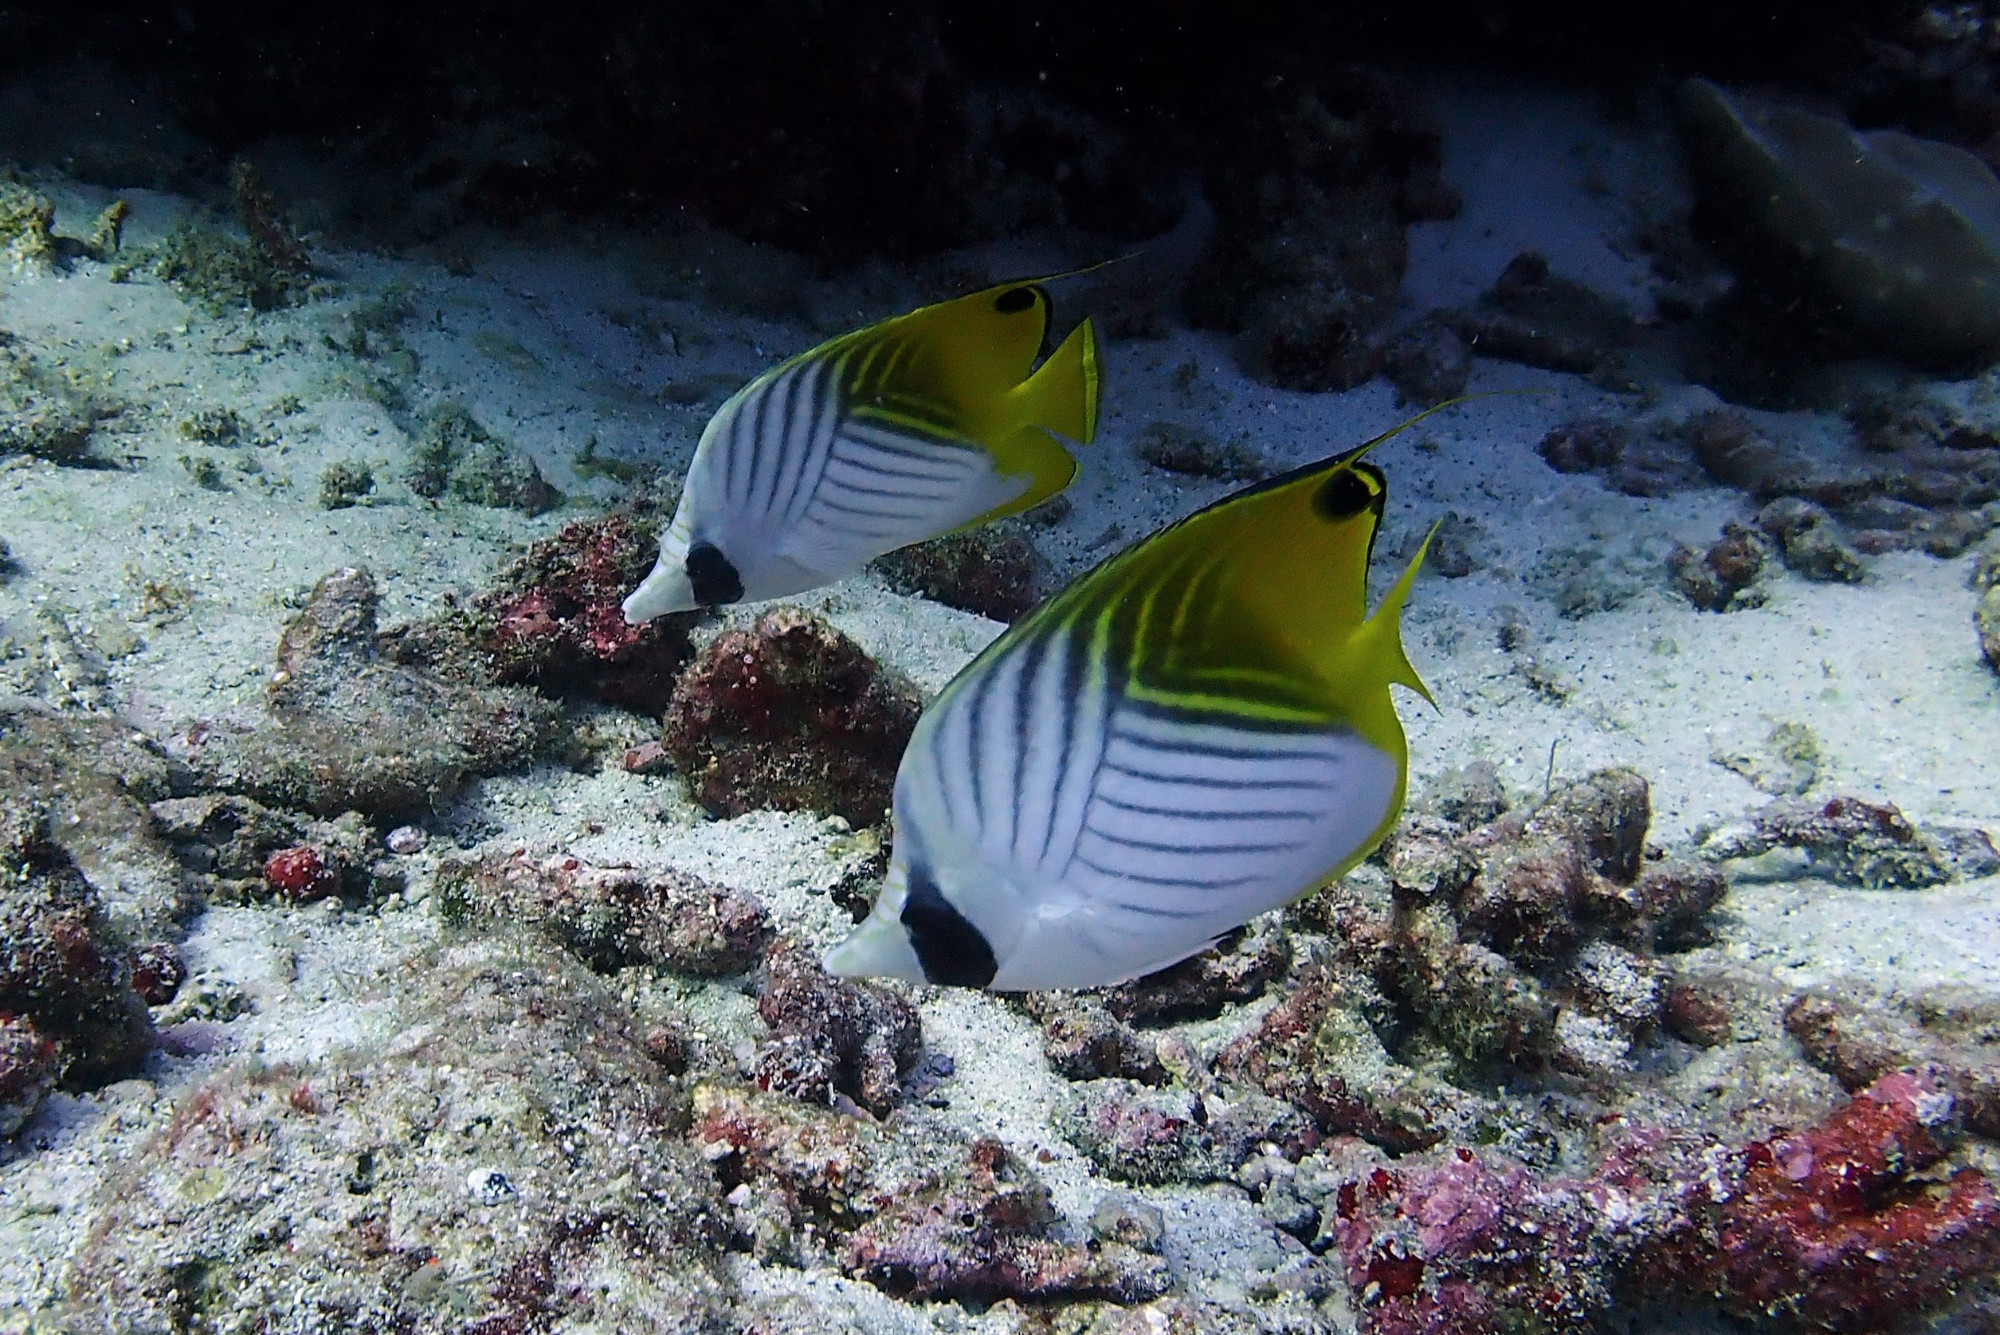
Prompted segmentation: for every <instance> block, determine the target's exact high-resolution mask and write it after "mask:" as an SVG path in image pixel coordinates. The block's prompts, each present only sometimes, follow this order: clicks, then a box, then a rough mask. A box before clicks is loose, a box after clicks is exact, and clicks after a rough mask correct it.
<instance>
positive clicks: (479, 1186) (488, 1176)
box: [465, 1168, 514, 1205]
mask: <svg viewBox="0 0 2000 1335" xmlns="http://www.w3.org/2000/svg"><path fill="white" fill-rule="evenodd" d="M465 1190H466V1193H467V1194H468V1195H470V1196H471V1197H472V1199H473V1200H475V1201H478V1202H479V1203H480V1204H481V1205H498V1204H499V1203H500V1202H502V1201H504V1200H506V1199H507V1198H508V1197H509V1196H512V1195H513V1194H514V1184H513V1182H511V1181H510V1180H509V1179H508V1177H507V1175H506V1174H505V1173H503V1172H501V1171H500V1170H499V1169H497V1168H475V1169H473V1170H472V1171H471V1172H470V1173H468V1174H466V1177H465Z"/></svg>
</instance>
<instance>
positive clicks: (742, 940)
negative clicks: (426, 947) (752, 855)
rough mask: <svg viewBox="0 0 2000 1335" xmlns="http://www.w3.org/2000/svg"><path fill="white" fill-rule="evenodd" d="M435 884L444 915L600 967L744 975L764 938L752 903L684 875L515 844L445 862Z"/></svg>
mask: <svg viewBox="0 0 2000 1335" xmlns="http://www.w3.org/2000/svg"><path fill="white" fill-rule="evenodd" d="M435 886H436V894H437V896H438V906H439V912H440V913H441V914H443V915H444V917H445V918H446V919H448V920H450V921H452V922H455V923H462V924H468V925H472V926H478V927H482V928H485V929H488V930H491V929H494V928H500V927H505V928H510V929H511V928H520V927H526V928H529V929H530V930H534V931H539V932H541V933H543V934H545V935H547V936H548V937H550V938H552V939H553V940H554V941H556V942H557V943H558V944H560V945H561V946H562V947H563V948H564V949H566V950H568V951H569V952H570V953H571V954H573V955H575V956H576V957H577V958H578V959H580V960H582V961H583V962H584V963H585V964H588V965H589V966H590V967H591V968H593V969H595V970H596V971H597V972H599V973H612V972H615V971H617V970H619V969H623V968H627V967H629V966H632V965H635V964H656V965H660V966H662V967H664V968H668V969H672V970H674V971H675V972H677V973H686V974H694V975H696V976H698V977H706V978H712V977H721V976H725V975H728V974H738V973H742V972H744V971H745V970H747V969H749V968H751V967H752V966H753V965H755V964H756V963H757V960H758V957H759V956H760V955H761V953H762V952H763V949H764V946H765V944H766V941H767V940H768V931H767V928H766V926H765V917H764V910H763V907H762V906H761V905H760V904H758V903H757V901H756V900H755V899H753V898H751V897H750V896H749V895H747V894H745V893H743V892H742V891H738V890H730V889H727V888H725V887H723V886H719V885H713V884H711V883H709V882H707V881H704V880H702V879H701V878H700V877H698V876H691V875H689V874H688V873H686V872H682V871H674V870H668V871H665V872H661V873H656V874H648V873H645V872H642V871H639V870H637V869H636V868H632V867H603V866H593V865H592V864H590V863H587V862H584V861H583V860H582V859H580V858H576V857H572V856H570V855H568V854H562V853H559V854H554V855H552V856H549V857H544V858H536V857H532V856H530V855H529V854H528V853H527V852H526V851H525V850H516V851H514V852H510V853H495V854H490V855H488V856H487V857H485V858H481V859H479V860H478V861H473V862H467V861H459V860H451V861H446V862H444V863H441V864H440V865H439V867H438V869H437V874H436V881H435Z"/></svg>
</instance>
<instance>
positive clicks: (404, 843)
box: [382, 825, 430, 857]
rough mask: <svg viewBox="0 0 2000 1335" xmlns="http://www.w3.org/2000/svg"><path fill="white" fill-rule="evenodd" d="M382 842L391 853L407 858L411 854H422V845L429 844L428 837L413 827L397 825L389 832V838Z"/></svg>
mask: <svg viewBox="0 0 2000 1335" xmlns="http://www.w3.org/2000/svg"><path fill="white" fill-rule="evenodd" d="M382 842H383V843H384V844H386V845H387V846H388V849H389V851H390V852H391V853H399V854H401V855H403V856H404V857H408V856H409V855H410V854H412V853H421V852H423V851H424V845H425V844H428V843H429V842H430V836H429V835H427V834H425V833H424V832H423V831H422V830H420V829H418V828H417V827H416V826H414V825H398V826H397V827H396V828H395V829H393V830H391V831H389V837H388V838H386V839H384V840H383V841H382Z"/></svg>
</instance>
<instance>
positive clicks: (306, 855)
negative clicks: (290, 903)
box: [264, 844, 340, 902]
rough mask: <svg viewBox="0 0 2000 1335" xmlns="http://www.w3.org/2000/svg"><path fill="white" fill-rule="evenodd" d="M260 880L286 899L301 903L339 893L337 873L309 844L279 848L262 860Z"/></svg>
mask: <svg viewBox="0 0 2000 1335" xmlns="http://www.w3.org/2000/svg"><path fill="white" fill-rule="evenodd" d="M264 883H265V884H266V885H268V886H270V887H271V889H272V890H273V891H275V892H276V893H278V894H280V895H282V896H284V897H285V898H286V899H292V900H298V901H300V902H305V901H308V900H314V899H325V898H326V897H327V896H328V895H333V894H338V893H339V892H340V873H339V872H338V871H336V870H334V868H333V866H332V864H331V863H330V862H329V861H328V860H327V856H326V854H324V853H322V852H321V851H320V850H319V849H317V848H314V847H313V846H312V845H311V844H300V845H298V846H297V847H294V848H281V849H279V850H278V851H277V852H275V853H273V854H271V856H270V858H269V860H268V861H266V862H265V863H264Z"/></svg>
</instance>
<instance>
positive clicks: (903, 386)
mask: <svg viewBox="0 0 2000 1335" xmlns="http://www.w3.org/2000/svg"><path fill="white" fill-rule="evenodd" d="M1048 319H1049V305H1048V298H1047V296H1046V295H1045V294H1044V293H1043V292H1042V290H1041V289H1040V288H1039V287H1036V286H1034V285H1032V284H1010V285H1006V286H1004V287H1000V288H994V289H990V290H988V291H986V292H978V293H973V294H972V295H970V296H967V297H961V298H958V299H957V300H956V301H950V302H943V303H940V304H938V305H936V306H927V307H924V308H922V309H921V310H917V311H913V312H911V313H910V314H908V315H904V316H899V317H897V318H895V319H893V320H886V321H883V322H882V323H881V324H878V325H874V326H871V327H869V328H867V329H863V330H860V331H857V332H856V333H853V334H849V335H846V336H844V337H842V338H838V339H834V340H832V341H831V342H828V343H825V344H822V345H821V346H820V347H817V348H814V349H812V350H811V351H809V352H806V353H803V354H801V355H800V356H798V357H794V358H792V359H791V360H790V361H788V362H785V363H784V364H782V365H780V366H778V367H775V368H773V369H772V370H770V371H767V372H765V373H764V374H763V375H761V376H759V377H757V378H756V379H755V380H753V381H751V382H750V384H748V385H746V386H744V388H743V389H741V390H739V391H738V392H737V393H736V394H735V395H734V396H732V397H731V398H730V399H729V401H728V402H726V403H724V404H723V405H722V407H721V408H720V409H719V410H718V411H717V412H716V414H715V416H714V418H713V419H711V420H710V422H709V424H708V426H707V428H706V429H705V430H704V431H703V432H702V437H701V441H700V443H699V444H698V445H697V446H696V448H695V453H694V459H693V461H692V463H691V464H690V465H689V468H688V475H687V479H686V482H685V484H684V486H683V487H682V490H681V499H680V504H679V506H678V507H677V508H676V510H675V512H674V517H673V519H672V521H671V522H670V523H669V524H668V526H667V529H666V531H665V533H664V534H663V535H662V536H661V540H660V558H659V562H658V564H657V565H656V566H655V567H654V570H653V572H652V573H651V574H650V575H648V576H647V578H646V580H645V581H644V582H643V583H642V584H641V585H640V586H639V588H638V589H637V590H635V591H634V592H633V593H632V595H631V596H630V597H628V598H627V599H626V600H625V604H624V610H625V617H626V620H628V621H631V622H634V623H637V622H641V621H648V620H651V619H652V618H653V617H656V616H662V615H665V614H667V613H669V612H681V611H689V610H692V609H693V608H695V607H698V606H715V605H718V604H723V603H733V602H738V601H743V600H750V601H755V600H760V599H766V598H779V597H784V596H786V595H788V594H794V593H800V592H803V591H805V590H807V589H812V588H817V587H819V586H820V585H823V584H829V583H832V582H834V581H836V580H839V579H843V578H845V577H846V576H848V575H851V574H853V573H855V572H856V571H858V570H860V569H861V568H862V567H863V566H865V565H866V564H867V563H868V562H869V561H870V560H872V559H874V558H875V557H877V556H880V555H882V554H883V553H885V552H890V551H894V550H895V549H896V548H898V547H903V546H907V545H909V544H910V543H913V542H922V541H924V540H925V539H927V538H934V537H937V536H939V535H941V534H944V533H949V532H951V531H952V530H954V529H957V528H961V527H964V526H966V525H968V524H971V523H974V522H976V521H978V520H981V519H984V518H993V517H997V516H999V515H1001V514H1007V513H1012V512H1013V511H1015V510H1019V509H1025V508H1026V507H1027V506H1029V505H1032V504H1035V503H1037V502H1038V501H1040V500H1042V499H1045V498H1046V497H1047V496H1050V495H1053V494H1054V493H1055V492H1057V491H1060V490H1061V489H1062V488H1063V487H1064V486H1066V485H1067V484H1068V482H1069V480H1070V478H1071V477H1072V476H1073V475H1074V473H1075V468H1076V465H1075V461H1074V460H1073V459H1072V458H1071V457H1070V455H1069V453H1068V451H1067V450H1065V449H1064V448H1063V447H1062V445H1061V444H1060V443H1058V441H1057V439H1056V436H1058V435H1061V436H1066V437H1068V438H1071V439H1078V440H1082V441H1086V442H1087V441H1088V440H1089V439H1090V437H1091V435H1092V434H1093V432H1094V429H1095V423H1096V413H1097V386H1098V371H1097V365H1098V353H1097V344H1096V334H1095V331H1094V330H1093V329H1092V327H1091V325H1090V322H1089V321H1087V320H1086V321H1084V322H1083V324H1081V325H1080V326H1078V328H1077V330H1076V331H1075V332H1074V333H1072V335H1071V336H1070V338H1069V339H1067V340H1065V342H1064V344H1063V346H1062V347H1060V348H1058V349H1057V350H1056V352H1055V353H1054V354H1052V355H1051V356H1050V357H1049V358H1048V360H1047V361H1046V362H1045V363H1043V365H1042V366H1041V367H1040V369H1038V370H1035V372H1034V374H1032V375H1030V374H1029V373H1028V372H1029V369H1030V367H1031V366H1032V364H1033V360H1034V357H1035V355H1036V353H1037V352H1038V350H1039V348H1040V345H1041V340H1042V338H1043V336H1044V334H1045V333H1046V330H1047V325H1048Z"/></svg>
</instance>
